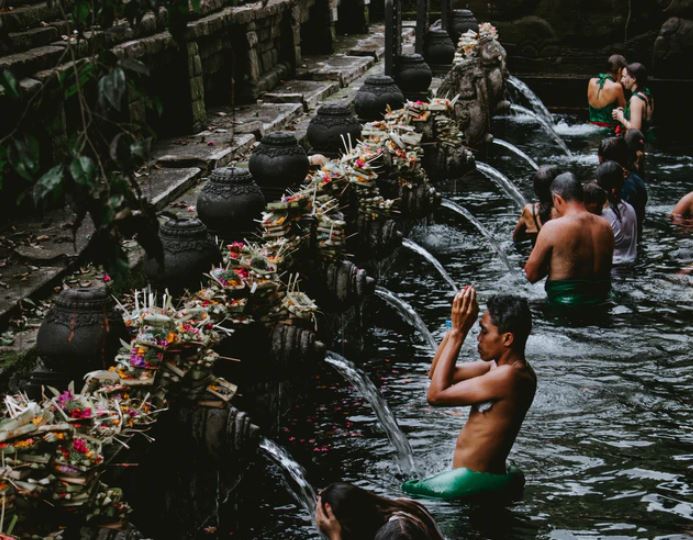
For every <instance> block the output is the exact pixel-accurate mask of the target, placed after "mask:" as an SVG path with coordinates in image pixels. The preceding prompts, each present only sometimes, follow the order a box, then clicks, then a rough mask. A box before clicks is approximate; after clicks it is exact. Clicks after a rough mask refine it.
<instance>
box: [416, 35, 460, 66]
mask: <svg viewBox="0 0 693 540" xmlns="http://www.w3.org/2000/svg"><path fill="white" fill-rule="evenodd" d="M423 54H424V59H425V60H426V62H428V64H429V65H430V66H441V65H448V64H452V60H453V58H454V57H455V45H454V43H453V42H452V39H450V34H448V33H447V31H445V30H433V29H431V30H429V31H428V32H426V37H425V39H424V50H423Z"/></svg>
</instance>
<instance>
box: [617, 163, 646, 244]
mask: <svg viewBox="0 0 693 540" xmlns="http://www.w3.org/2000/svg"><path fill="white" fill-rule="evenodd" d="M647 198H648V197H647V187H646V185H645V181H644V180H643V179H642V178H640V176H639V175H638V174H637V173H636V172H635V171H630V172H629V174H628V176H627V177H626V179H625V181H624V182H623V187H622V188H621V199H623V200H624V201H626V202H627V203H628V204H630V205H631V206H632V207H633V209H634V210H635V215H636V216H637V218H638V236H639V237H641V236H642V228H643V224H644V223H645V207H646V206H647Z"/></svg>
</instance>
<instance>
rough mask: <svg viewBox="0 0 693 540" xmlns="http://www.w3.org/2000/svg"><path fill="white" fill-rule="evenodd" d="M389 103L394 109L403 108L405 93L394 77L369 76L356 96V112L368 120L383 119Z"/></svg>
mask: <svg viewBox="0 0 693 540" xmlns="http://www.w3.org/2000/svg"><path fill="white" fill-rule="evenodd" d="M388 105H389V106H390V107H391V108H392V109H400V108H402V106H403V105H404V94H402V90H400V88H399V87H398V86H397V84H395V81H394V79H393V78H392V77H389V76H387V75H373V76H371V77H367V78H366V80H365V81H364V83H363V86H362V87H361V88H359V91H358V92H356V95H355V96H354V109H356V114H358V115H359V118H361V119H363V120H366V121H368V122H370V121H373V120H381V119H382V118H383V114H384V113H385V109H386V108H387V106H388Z"/></svg>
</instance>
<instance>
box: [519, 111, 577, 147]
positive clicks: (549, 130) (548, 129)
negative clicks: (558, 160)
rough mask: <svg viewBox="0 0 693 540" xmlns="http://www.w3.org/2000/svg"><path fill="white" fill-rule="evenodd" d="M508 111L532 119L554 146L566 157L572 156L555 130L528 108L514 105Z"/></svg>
mask: <svg viewBox="0 0 693 540" xmlns="http://www.w3.org/2000/svg"><path fill="white" fill-rule="evenodd" d="M510 110H512V111H514V112H516V113H520V114H525V115H527V116H531V117H532V118H534V119H535V120H536V121H537V122H538V123H539V125H540V126H541V127H543V128H544V131H546V133H548V134H549V136H550V137H551V138H552V139H553V140H554V142H555V143H556V145H557V146H559V147H560V148H561V150H563V153H564V154H565V155H566V156H570V155H572V152H571V151H570V148H568V145H566V143H565V141H564V140H563V139H562V138H561V136H560V135H559V134H558V133H556V130H555V129H553V127H551V124H549V123H548V122H547V121H546V120H544V119H543V118H542V117H541V116H539V115H538V114H536V113H535V112H533V111H530V110H529V109H528V108H526V107H523V106H521V105H516V104H515V103H513V104H512V105H510Z"/></svg>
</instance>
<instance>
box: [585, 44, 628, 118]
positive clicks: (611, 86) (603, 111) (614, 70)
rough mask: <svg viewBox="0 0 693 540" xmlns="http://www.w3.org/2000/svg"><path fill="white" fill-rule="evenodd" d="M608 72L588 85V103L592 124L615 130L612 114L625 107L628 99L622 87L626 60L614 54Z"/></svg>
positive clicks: (608, 65)
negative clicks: (622, 75) (617, 108)
mask: <svg viewBox="0 0 693 540" xmlns="http://www.w3.org/2000/svg"><path fill="white" fill-rule="evenodd" d="M605 67H606V72H605V73H600V74H599V75H597V76H596V77H594V78H592V79H590V81H589V83H587V103H588V105H589V120H590V123H592V124H596V125H598V126H601V127H604V128H609V129H614V128H615V127H616V125H617V123H616V121H615V120H614V118H613V116H612V113H613V111H614V110H615V109H616V107H624V106H625V105H626V98H625V96H624V94H623V86H621V82H620V81H621V74H622V72H623V68H625V67H626V59H625V58H624V57H623V56H621V55H620V54H612V55H611V56H609V59H608V60H607V65H606V66H605Z"/></svg>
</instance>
